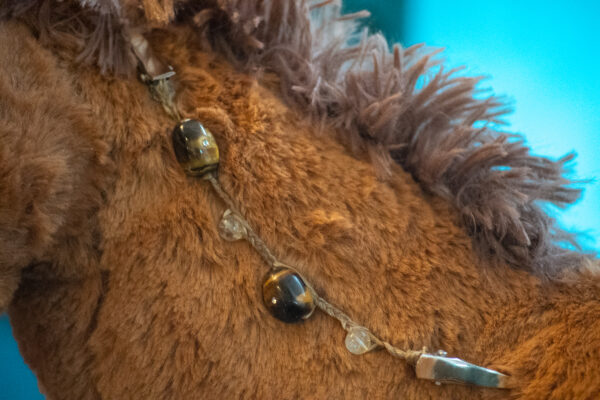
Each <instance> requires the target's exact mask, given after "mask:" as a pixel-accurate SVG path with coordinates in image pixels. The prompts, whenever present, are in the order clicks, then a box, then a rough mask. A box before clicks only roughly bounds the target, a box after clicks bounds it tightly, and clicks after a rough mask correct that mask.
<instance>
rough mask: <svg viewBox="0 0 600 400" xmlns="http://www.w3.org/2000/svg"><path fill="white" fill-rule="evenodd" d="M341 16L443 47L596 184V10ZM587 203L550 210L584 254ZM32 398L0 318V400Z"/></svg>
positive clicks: (364, 3) (455, 4)
mask: <svg viewBox="0 0 600 400" xmlns="http://www.w3.org/2000/svg"><path fill="white" fill-rule="evenodd" d="M345 9H346V10H347V11H356V10H360V9H370V10H371V12H372V18H371V20H370V22H369V23H368V26H369V28H370V29H371V30H373V31H381V32H382V33H383V34H384V35H385V36H386V37H387V38H388V39H389V40H390V41H393V42H397V41H399V42H401V43H402V44H403V45H405V46H408V45H412V44H415V43H421V42H425V43H427V44H428V45H430V46H436V47H445V48H446V52H445V57H446V58H447V62H448V64H450V65H451V66H458V65H463V64H464V65H467V66H468V69H467V70H466V71H465V72H464V73H467V74H485V75H488V76H490V79H489V80H488V81H486V82H484V85H485V86H489V87H490V88H491V90H492V91H493V92H494V93H496V94H500V95H508V96H509V97H510V98H511V99H512V101H513V102H514V105H515V110H516V111H515V112H514V114H512V115H511V116H510V117H509V118H508V122H509V123H510V127H509V128H510V130H512V131H514V132H521V133H524V134H525V135H526V137H527V138H528V141H529V143H530V144H531V146H532V148H533V150H534V152H535V153H538V154H545V155H549V156H551V157H559V156H561V155H563V154H564V153H566V152H569V151H575V152H577V153H578V158H577V162H576V165H575V168H574V173H573V175H572V177H574V178H580V179H592V180H593V179H596V178H597V177H598V176H600V157H599V155H598V149H599V148H600V135H599V134H598V132H599V130H600V95H599V93H600V79H599V76H600V74H599V73H598V65H600V41H599V38H600V29H599V28H598V26H599V24H598V15H600V2H597V1H585V0H583V1H577V2H573V1H553V2H552V1H551V2H548V1H536V0H530V1H527V2H522V1H509V0H503V1H498V0H489V1H480V2H473V1H466V0H458V1H452V2H448V1H441V0H437V1H434V0H419V1H417V0H414V1H411V2H409V1H404V2H403V1H399V0H387V1H384V0H353V1H346V3H345ZM597 204H600V185H599V184H598V183H597V182H594V181H592V182H591V183H588V184H587V185H586V192H585V193H584V197H583V199H582V200H581V201H580V202H579V203H578V204H576V205H575V206H573V207H571V208H569V209H567V210H565V211H556V215H557V217H558V218H559V220H560V221H561V224H562V225H563V226H564V227H566V228H567V229H570V230H573V231H579V232H582V233H584V234H587V237H586V236H584V237H583V239H584V241H583V244H584V246H585V248H586V249H588V250H595V249H597V248H598V247H600V246H599V242H598V239H597V238H598V234H599V231H600V211H599V208H598V206H597ZM42 398H43V396H42V395H40V394H39V391H38V389H37V384H36V382H35V377H34V375H33V374H32V373H31V371H29V370H28V369H27V367H26V366H25V364H24V363H23V361H22V359H21V357H20V356H19V353H18V350H17V346H16V344H15V342H14V339H13V338H12V335H11V331H10V326H9V323H8V318H7V317H6V316H2V317H0V400H3V399H10V400H21V399H22V400H36V399H42Z"/></svg>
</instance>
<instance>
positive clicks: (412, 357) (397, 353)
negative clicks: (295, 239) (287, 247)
mask: <svg viewBox="0 0 600 400" xmlns="http://www.w3.org/2000/svg"><path fill="white" fill-rule="evenodd" d="M206 179H207V180H208V181H209V182H210V183H211V185H212V187H213V189H214V191H215V193H216V194H217V195H218V196H219V197H220V198H221V200H223V202H224V203H225V204H226V205H227V207H229V209H230V210H231V211H232V212H233V213H234V215H235V218H236V219H237V220H238V222H240V223H241V224H242V225H243V226H244V228H245V235H244V238H245V239H246V240H247V241H248V242H249V243H250V245H252V247H254V249H255V250H256V251H257V252H258V253H259V254H260V255H261V257H262V258H263V259H264V260H265V261H266V262H267V264H269V266H271V267H277V266H283V267H286V268H290V269H292V270H294V271H295V272H296V273H297V274H298V275H300V276H301V277H302V279H303V280H304V282H305V283H306V285H307V287H308V289H309V290H310V293H311V295H312V297H313V299H314V301H315V304H316V306H317V307H319V309H320V310H321V311H323V312H324V313H325V314H327V315H329V316H331V317H333V318H335V319H337V320H338V321H339V322H340V324H341V325H342V328H344V330H346V331H348V332H349V331H350V330H351V329H352V328H363V329H364V330H365V331H366V332H368V334H369V337H370V338H371V341H372V342H373V344H374V346H373V348H375V347H380V348H384V349H385V350H387V351H388V353H390V354H391V355H393V356H394V357H397V358H401V359H403V360H406V361H407V362H409V363H410V364H412V365H414V364H416V362H417V360H418V359H419V357H420V356H421V355H422V354H424V353H425V352H426V350H425V349H423V350H422V351H416V350H402V349H399V348H397V347H395V346H393V345H392V344H391V343H389V342H387V341H385V340H382V339H380V338H379V337H377V336H376V335H375V334H374V333H373V332H371V331H370V330H368V329H367V328H365V327H363V326H361V325H360V324H358V323H357V322H355V321H354V320H353V319H352V318H350V316H348V314H346V313H345V312H343V311H342V310H340V309H339V308H338V307H336V306H334V305H333V304H331V303H330V302H328V301H327V300H325V299H324V298H323V297H322V296H321V295H319V293H318V292H317V291H316V290H315V289H314V288H313V287H312V285H311V284H310V283H309V281H308V280H307V279H305V278H304V276H302V274H301V273H300V272H299V271H298V270H297V269H296V268H295V267H292V266H290V265H287V264H284V263H282V262H280V261H279V260H278V259H277V258H276V257H275V256H274V255H273V252H272V251H271V250H270V249H269V247H268V246H267V245H266V244H265V242H264V241H263V240H262V239H261V238H260V236H258V234H257V233H256V232H255V231H254V229H252V227H251V226H250V224H249V223H248V221H247V220H246V219H245V218H244V217H243V215H242V214H241V212H240V211H239V210H238V208H237V207H236V205H235V202H234V201H233V199H232V198H231V196H229V194H228V193H227V192H226V191H225V189H223V186H221V184H220V182H219V181H218V179H217V178H216V176H215V175H214V174H210V175H209V176H207V177H206Z"/></svg>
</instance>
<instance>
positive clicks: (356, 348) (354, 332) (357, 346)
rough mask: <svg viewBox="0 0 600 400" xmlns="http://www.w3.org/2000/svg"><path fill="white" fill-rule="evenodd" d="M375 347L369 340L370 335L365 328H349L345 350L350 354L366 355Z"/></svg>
mask: <svg viewBox="0 0 600 400" xmlns="http://www.w3.org/2000/svg"><path fill="white" fill-rule="evenodd" d="M375 347H376V345H375V343H373V340H372V339H371V334H370V333H369V331H368V330H367V328H363V327H362V326H354V327H352V328H350V330H349V331H348V334H347V335H346V349H348V351H349V352H350V353H352V354H356V355H361V354H364V353H368V352H369V351H371V350H373V349H374V348H375Z"/></svg>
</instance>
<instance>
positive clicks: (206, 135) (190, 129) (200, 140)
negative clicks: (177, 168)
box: [173, 119, 219, 177]
mask: <svg viewBox="0 0 600 400" xmlns="http://www.w3.org/2000/svg"><path fill="white" fill-rule="evenodd" d="M173 149H174V150H175V156H176V157H177V161H179V164H181V166H182V167H183V169H184V170H185V172H186V173H187V174H188V175H191V176H200V177H201V176H204V175H206V174H208V173H210V172H212V171H215V170H216V169H217V167H218V166H219V147H218V146H217V142H216V141H215V138H214V137H213V135H212V134H211V133H210V131H209V130H208V129H206V128H205V127H204V126H203V125H202V124H201V123H200V122H198V121H196V120H194V119H186V120H183V121H181V122H180V123H179V124H177V126H175V129H174V130H173Z"/></svg>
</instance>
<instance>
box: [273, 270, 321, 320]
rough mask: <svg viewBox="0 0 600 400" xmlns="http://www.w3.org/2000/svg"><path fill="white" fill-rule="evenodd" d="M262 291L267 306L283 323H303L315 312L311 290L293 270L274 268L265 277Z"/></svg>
mask: <svg viewBox="0 0 600 400" xmlns="http://www.w3.org/2000/svg"><path fill="white" fill-rule="evenodd" d="M262 290H263V301H264V302H265V306H266V307H267V309H268V310H269V312H270V313H271V314H272V315H273V316H274V317H275V318H277V319H279V320H281V321H283V322H287V323H294V322H299V321H302V320H303V319H307V318H308V317H310V316H311V314H312V313H313V311H314V310H315V302H314V299H313V296H312V294H311V292H310V290H309V289H308V287H307V286H306V283H305V282H304V280H303V279H302V277H301V276H300V275H299V274H298V273H297V272H296V271H294V270H293V269H291V268H286V267H274V268H272V269H271V270H270V271H269V272H268V273H267V275H266V277H265V280H264V283H263V285H262Z"/></svg>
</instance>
